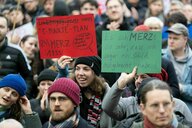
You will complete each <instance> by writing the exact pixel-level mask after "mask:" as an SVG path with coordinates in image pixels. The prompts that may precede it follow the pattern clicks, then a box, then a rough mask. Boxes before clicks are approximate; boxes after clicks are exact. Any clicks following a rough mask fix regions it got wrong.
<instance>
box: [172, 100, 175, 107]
mask: <svg viewBox="0 0 192 128" xmlns="http://www.w3.org/2000/svg"><path fill="white" fill-rule="evenodd" d="M172 106H173V108H174V107H175V101H174V100H173V101H172Z"/></svg>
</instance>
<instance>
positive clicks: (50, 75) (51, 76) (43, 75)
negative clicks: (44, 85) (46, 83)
mask: <svg viewBox="0 0 192 128" xmlns="http://www.w3.org/2000/svg"><path fill="white" fill-rule="evenodd" d="M56 77H57V72H55V71H53V70H51V69H44V70H43V71H41V72H40V74H39V76H38V78H37V82H38V85H39V83H40V82H41V81H43V80H51V81H54V80H55V78H56Z"/></svg>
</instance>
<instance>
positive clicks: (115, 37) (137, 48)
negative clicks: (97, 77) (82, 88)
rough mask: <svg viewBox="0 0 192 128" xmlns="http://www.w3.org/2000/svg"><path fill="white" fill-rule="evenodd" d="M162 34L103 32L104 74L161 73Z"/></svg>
mask: <svg viewBox="0 0 192 128" xmlns="http://www.w3.org/2000/svg"><path fill="white" fill-rule="evenodd" d="M161 44H162V36H161V32H154V31H153V32H152V31H150V32H134V31H103V33H102V72H131V71H132V69H133V67H134V66H137V67H138V71H137V73H160V72H161Z"/></svg>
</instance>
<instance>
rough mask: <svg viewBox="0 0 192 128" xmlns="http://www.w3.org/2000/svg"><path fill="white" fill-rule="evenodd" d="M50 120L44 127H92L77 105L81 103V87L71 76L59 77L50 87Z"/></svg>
mask: <svg viewBox="0 0 192 128" xmlns="http://www.w3.org/2000/svg"><path fill="white" fill-rule="evenodd" d="M48 99H49V107H50V111H51V116H50V120H49V121H48V122H47V123H45V124H44V125H43V128H53V127H60V128H74V127H75V128H92V127H91V126H90V125H89V124H88V123H87V122H86V121H85V120H84V119H82V118H81V116H80V114H79V111H78V110H77V107H78V106H79V103H80V88H79V86H78V85H77V84H76V83H75V82H74V81H73V80H71V79H69V78H59V79H57V80H56V81H54V83H53V85H52V86H51V87H50V88H49V89H48Z"/></svg>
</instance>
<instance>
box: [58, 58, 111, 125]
mask: <svg viewBox="0 0 192 128" xmlns="http://www.w3.org/2000/svg"><path fill="white" fill-rule="evenodd" d="M71 60H72V58H71V57H68V56H62V57H60V58H59V60H58V65H59V69H60V74H63V71H64V69H65V71H66V65H67V64H69V63H71ZM61 63H63V64H62V65H61ZM63 65H65V66H63ZM60 66H61V67H60ZM100 74H101V59H100V58H99V57H97V56H88V57H79V58H77V59H76V60H75V63H74V72H73V73H72V75H71V76H70V77H71V78H72V79H73V80H74V81H75V82H76V83H77V85H78V86H79V87H80V89H81V103H80V115H81V117H82V118H83V119H85V120H86V121H87V122H89V123H90V124H91V125H92V126H94V127H96V128H97V127H101V128H103V127H107V128H110V127H111V126H110V125H111V122H110V118H108V116H107V115H106V114H105V113H103V111H102V108H101V104H102V101H103V97H104V96H105V94H106V93H107V91H108V90H109V85H108V84H107V82H106V81H105V80H104V78H103V77H101V76H100Z"/></svg>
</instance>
